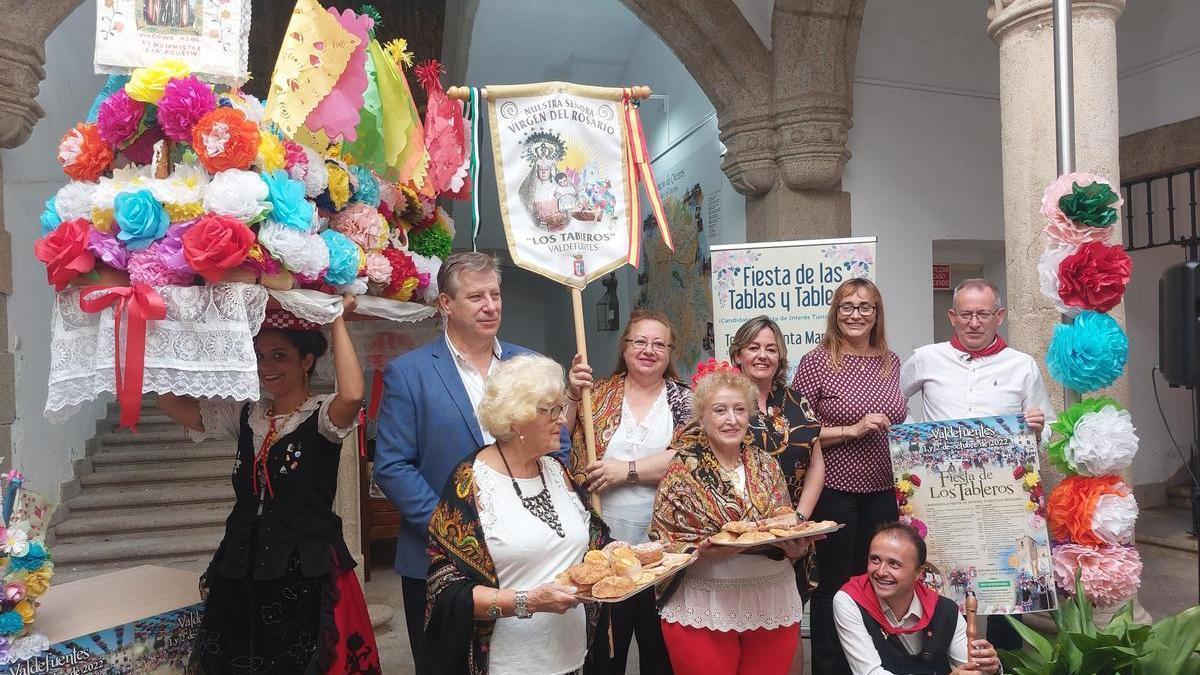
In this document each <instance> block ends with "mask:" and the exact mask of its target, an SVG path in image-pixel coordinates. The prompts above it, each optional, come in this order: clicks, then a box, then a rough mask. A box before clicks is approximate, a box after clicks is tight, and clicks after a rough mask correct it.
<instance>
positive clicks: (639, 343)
mask: <svg viewBox="0 0 1200 675" xmlns="http://www.w3.org/2000/svg"><path fill="white" fill-rule="evenodd" d="M625 342H628V343H629V344H631V345H633V346H634V348H635V349H637V350H638V351H641V352H644V351H652V352H655V353H658V354H662V353H664V352H666V351H667V350H668V349H670V348H671V345H669V344H667V343H665V342H663V341H662V340H655V341H653V342H651V341H650V340H647V339H646V338H634V339H632V340H626V341H625Z"/></svg>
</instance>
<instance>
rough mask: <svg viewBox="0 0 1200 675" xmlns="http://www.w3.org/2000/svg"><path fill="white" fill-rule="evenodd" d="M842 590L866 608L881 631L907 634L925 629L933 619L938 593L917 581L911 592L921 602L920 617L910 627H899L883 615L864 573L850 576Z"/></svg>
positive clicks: (877, 599)
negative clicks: (915, 623)
mask: <svg viewBox="0 0 1200 675" xmlns="http://www.w3.org/2000/svg"><path fill="white" fill-rule="evenodd" d="M842 590H843V591H845V593H846V595H849V596H850V597H851V598H854V602H857V603H858V606H859V607H862V608H863V609H865V610H867V614H870V615H871V618H872V619H875V622H876V623H878V624H879V627H880V628H882V629H883V632H885V633H887V634H888V635H907V634H909V633H916V632H917V631H921V630H925V628H927V627H928V626H929V622H930V621H933V610H934V609H936V608H937V601H938V594H937V593H936V592H934V590H933V589H931V588H929V587H928V586H926V585H925V584H923V583H921V582H919V581H918V582H917V583H916V584H915V585H914V586H913V592H914V593H916V594H917V599H918V600H919V601H920V602H921V618H920V619H918V620H917V625H915V626H913V627H912V628H899V627H897V626H893V625H892V622H891V621H888V619H887V617H886V616H884V614H883V608H882V607H880V606H879V597H878V596H876V595H875V587H874V586H872V585H871V580H870V579H868V578H867V575H866V574H860V575H858V576H856V577H850V581H847V582H846V583H845V585H844V586H842Z"/></svg>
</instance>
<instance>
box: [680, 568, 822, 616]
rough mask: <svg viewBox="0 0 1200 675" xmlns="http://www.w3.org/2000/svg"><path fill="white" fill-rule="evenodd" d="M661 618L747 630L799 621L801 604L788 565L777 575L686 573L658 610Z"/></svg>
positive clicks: (792, 574) (792, 573)
mask: <svg viewBox="0 0 1200 675" xmlns="http://www.w3.org/2000/svg"><path fill="white" fill-rule="evenodd" d="M660 614H661V616H662V620H663V621H668V622H670V623H677V624H680V625H682V626H690V627H692V628H707V629H710V630H718V631H727V630H732V631H737V632H742V631H749V630H758V629H760V628H762V629H767V630H770V629H773V628H780V627H782V626H790V625H793V624H797V623H799V622H800V620H801V618H802V617H803V615H804V607H803V605H802V604H801V602H800V594H799V592H798V591H797V590H796V573H795V571H794V570H792V568H791V567H790V566H788V567H787V568H786V569H784V570H783V571H781V572H779V573H778V574H773V575H770V576H765V577H746V578H740V579H715V578H710V577H700V576H696V575H694V574H688V573H685V576H684V577H683V583H681V584H680V586H679V588H678V589H677V590H676V592H675V595H674V596H673V597H672V598H671V599H670V600H669V601H668V602H667V604H666V606H664V607H663V609H662V612H661V613H660Z"/></svg>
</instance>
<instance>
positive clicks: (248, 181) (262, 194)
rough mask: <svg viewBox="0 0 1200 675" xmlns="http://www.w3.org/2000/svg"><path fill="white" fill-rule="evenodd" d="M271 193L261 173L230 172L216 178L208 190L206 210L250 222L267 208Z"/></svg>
mask: <svg viewBox="0 0 1200 675" xmlns="http://www.w3.org/2000/svg"><path fill="white" fill-rule="evenodd" d="M267 193H268V190H267V184H266V183H264V182H263V179H262V178H261V177H260V176H259V175H258V174H257V173H254V172H253V171H243V170H241V169H227V170H225V171H222V172H220V173H218V174H217V175H215V176H213V178H212V180H211V181H210V182H209V183H208V187H207V188H206V189H205V190H204V210H205V211H211V212H213V213H220V214H223V215H227V216H233V217H234V218H237V219H238V220H241V221H243V222H248V221H251V220H253V219H254V218H255V217H257V216H258V214H260V213H262V211H263V209H265V208H267V203H266V202H267Z"/></svg>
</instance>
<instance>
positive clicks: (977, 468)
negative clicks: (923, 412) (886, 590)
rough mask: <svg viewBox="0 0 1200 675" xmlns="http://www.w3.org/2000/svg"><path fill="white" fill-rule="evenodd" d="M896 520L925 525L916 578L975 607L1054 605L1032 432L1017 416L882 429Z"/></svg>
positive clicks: (1003, 609) (1014, 610)
mask: <svg viewBox="0 0 1200 675" xmlns="http://www.w3.org/2000/svg"><path fill="white" fill-rule="evenodd" d="M888 438H889V442H890V445H891V452H892V470H893V471H894V472H895V478H896V499H897V502H898V504H899V507H900V514H901V518H902V519H903V520H907V521H909V522H911V524H912V525H913V526H914V527H916V528H917V530H918V531H924V532H927V534H926V536H925V542H926V544H927V545H928V547H929V571H928V572H927V574H926V578H925V581H926V583H928V584H929V585H930V586H931V587H933V588H935V589H936V590H937V591H939V592H940V593H941V594H942V595H945V596H946V597H948V598H951V599H953V600H955V601H956V602H958V605H959V609H962V608H963V602H964V601H965V600H966V597H967V593H968V592H972V593H974V594H975V597H976V598H977V599H978V601H979V613H980V614H1022V613H1025V612H1039V611H1045V610H1050V609H1055V607H1056V596H1055V592H1054V578H1053V567H1052V564H1051V559H1050V538H1049V535H1048V534H1047V531H1046V496H1045V492H1044V489H1043V487H1042V482H1041V478H1040V476H1039V472H1038V453H1037V449H1038V440H1037V436H1036V435H1035V434H1034V433H1033V432H1032V431H1030V430H1029V427H1028V426H1026V424H1025V418H1024V416H1021V415H1006V416H1003V417H981V418H977V419H968V420H950V421H945V422H921V423H918V424H899V425H896V426H893V427H892V428H891V429H890V430H889V432H888Z"/></svg>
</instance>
